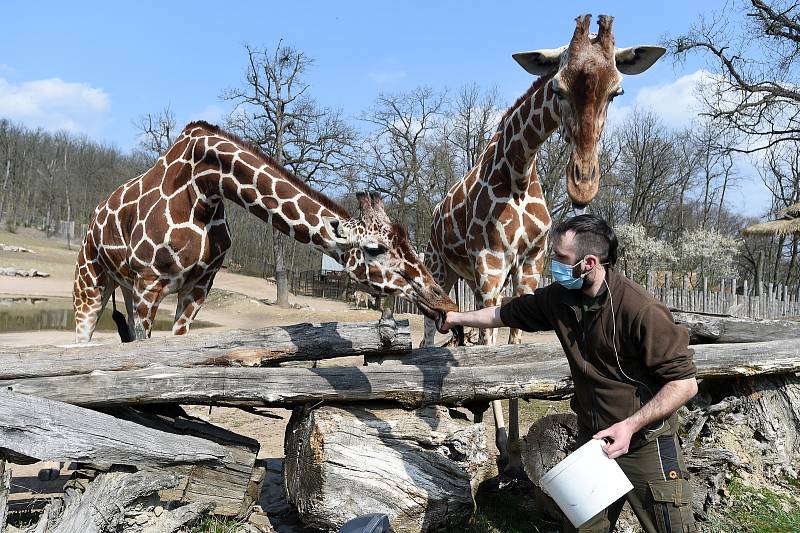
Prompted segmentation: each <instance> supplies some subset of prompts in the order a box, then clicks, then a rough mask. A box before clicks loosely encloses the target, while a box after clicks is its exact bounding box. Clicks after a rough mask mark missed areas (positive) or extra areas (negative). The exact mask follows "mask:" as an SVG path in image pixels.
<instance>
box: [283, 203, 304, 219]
mask: <svg viewBox="0 0 800 533" xmlns="http://www.w3.org/2000/svg"><path fill="white" fill-rule="evenodd" d="M281 212H282V213H283V215H284V216H285V217H286V218H288V219H289V220H300V211H298V210H297V206H296V205H295V203H294V202H286V203H284V204H283V206H281Z"/></svg>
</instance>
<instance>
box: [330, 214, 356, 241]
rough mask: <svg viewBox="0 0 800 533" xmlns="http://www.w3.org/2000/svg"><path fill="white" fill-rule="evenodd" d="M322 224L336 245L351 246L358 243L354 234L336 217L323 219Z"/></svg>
mask: <svg viewBox="0 0 800 533" xmlns="http://www.w3.org/2000/svg"><path fill="white" fill-rule="evenodd" d="M322 224H323V225H324V226H325V228H326V229H327V230H328V234H329V235H330V236H331V237H330V238H331V240H332V241H333V242H335V243H336V244H340V245H342V246H351V245H353V244H356V243H357V242H358V241H357V238H356V236H355V235H354V234H353V232H352V231H350V230H349V229H348V228H347V227H345V226H344V224H342V221H341V220H340V219H338V218H336V217H322Z"/></svg>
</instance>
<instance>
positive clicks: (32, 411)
mask: <svg viewBox="0 0 800 533" xmlns="http://www.w3.org/2000/svg"><path fill="white" fill-rule="evenodd" d="M0 449H6V450H11V451H13V452H16V453H18V454H20V455H24V456H26V457H30V458H33V459H38V460H40V461H43V460H63V461H78V462H101V463H113V464H125V465H132V466H136V467H142V466H144V465H150V466H171V465H176V464H185V463H192V464H194V463H198V462H204V461H218V460H221V459H223V458H224V457H225V449H224V448H223V447H222V446H220V445H218V444H215V443H213V442H209V441H207V440H203V439H199V438H196V437H191V436H184V435H174V434H171V433H166V432H163V431H157V430H154V429H150V428H146V427H143V426H141V425H139V424H135V423H133V422H129V421H126V420H120V419H118V418H115V417H113V416H111V415H108V414H105V413H98V412H96V411H91V410H89V409H84V408H83V407H77V406H75V405H69V403H61V402H57V401H52V400H48V399H45V398H40V397H31V396H25V395H23V394H17V393H15V392H11V391H8V390H5V388H3V389H2V390H0Z"/></svg>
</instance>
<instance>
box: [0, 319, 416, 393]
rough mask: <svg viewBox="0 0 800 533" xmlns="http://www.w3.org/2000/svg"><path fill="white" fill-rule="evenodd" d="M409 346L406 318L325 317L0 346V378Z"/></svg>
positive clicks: (265, 362)
mask: <svg viewBox="0 0 800 533" xmlns="http://www.w3.org/2000/svg"><path fill="white" fill-rule="evenodd" d="M409 350H411V333H410V329H409V325H408V321H407V320H400V321H397V322H395V321H394V320H392V319H385V320H381V321H378V322H352V323H342V322H327V323H322V324H295V325H292V326H280V327H269V328H263V329H259V330H233V331H227V332H224V333H214V334H198V335H194V334H192V335H184V336H172V337H158V338H154V339H148V340H144V341H137V342H132V343H125V344H122V343H119V344H108V345H84V346H79V345H76V346H70V347H58V346H25V347H23V348H2V349H0V379H17V378H23V377H43V376H58V375H68V374H88V373H90V372H100V371H116V370H133V369H137V368H145V367H147V366H151V365H163V366H175V367H192V366H269V365H276V364H278V363H280V362H283V361H300V360H315V359H325V358H332V357H343V356H351V355H361V354H370V353H397V352H404V351H409Z"/></svg>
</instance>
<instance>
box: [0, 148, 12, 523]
mask: <svg viewBox="0 0 800 533" xmlns="http://www.w3.org/2000/svg"><path fill="white" fill-rule="evenodd" d="M10 180H11V157H10V155H9V156H8V157H7V158H6V175H5V178H4V179H3V197H2V199H0V220H3V216H4V215H5V213H6V210H5V207H6V200H7V197H8V184H9V182H10ZM0 526H2V524H0Z"/></svg>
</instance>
